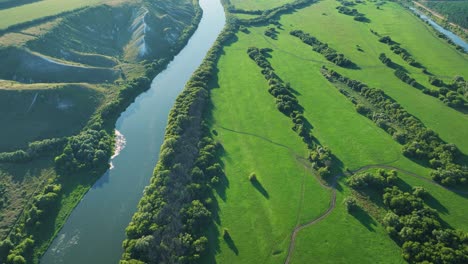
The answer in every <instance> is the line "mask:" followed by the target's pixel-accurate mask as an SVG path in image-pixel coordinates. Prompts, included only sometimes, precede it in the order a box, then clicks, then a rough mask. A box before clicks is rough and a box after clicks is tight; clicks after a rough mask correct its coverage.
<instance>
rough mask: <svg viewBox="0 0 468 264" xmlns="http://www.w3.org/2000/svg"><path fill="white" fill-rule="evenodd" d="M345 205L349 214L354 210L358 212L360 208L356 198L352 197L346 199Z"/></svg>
mask: <svg viewBox="0 0 468 264" xmlns="http://www.w3.org/2000/svg"><path fill="white" fill-rule="evenodd" d="M343 203H344V205H345V208H346V211H348V213H350V212H353V211H354V210H356V209H357V208H358V207H359V205H358V204H357V201H356V198H354V197H352V196H350V197H346V199H344V201H343Z"/></svg>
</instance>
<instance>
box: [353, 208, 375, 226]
mask: <svg viewBox="0 0 468 264" xmlns="http://www.w3.org/2000/svg"><path fill="white" fill-rule="evenodd" d="M350 214H351V215H352V216H353V217H354V218H356V219H357V220H359V222H361V224H362V225H363V226H365V227H366V228H367V230H369V231H371V232H375V229H374V226H376V225H377V223H376V222H375V220H374V219H373V218H372V217H370V216H369V214H368V213H367V212H366V211H364V210H363V209H362V208H361V207H356V208H354V209H353V210H352V211H351V212H350Z"/></svg>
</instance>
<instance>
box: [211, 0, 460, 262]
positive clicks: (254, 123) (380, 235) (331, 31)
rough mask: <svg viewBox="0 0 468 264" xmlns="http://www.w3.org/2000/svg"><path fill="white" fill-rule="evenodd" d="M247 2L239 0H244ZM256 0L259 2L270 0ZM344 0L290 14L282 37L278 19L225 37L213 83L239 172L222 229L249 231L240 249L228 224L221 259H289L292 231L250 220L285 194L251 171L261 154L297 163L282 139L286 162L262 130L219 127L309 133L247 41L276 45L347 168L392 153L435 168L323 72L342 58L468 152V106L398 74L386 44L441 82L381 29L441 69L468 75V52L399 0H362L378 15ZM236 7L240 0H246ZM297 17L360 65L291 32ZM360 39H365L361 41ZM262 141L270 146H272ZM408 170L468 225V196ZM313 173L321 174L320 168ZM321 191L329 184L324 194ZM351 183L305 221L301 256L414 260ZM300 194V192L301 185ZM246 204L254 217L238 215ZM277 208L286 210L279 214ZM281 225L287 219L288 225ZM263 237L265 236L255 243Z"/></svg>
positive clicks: (232, 167)
mask: <svg viewBox="0 0 468 264" xmlns="http://www.w3.org/2000/svg"><path fill="white" fill-rule="evenodd" d="M235 2H236V1H232V3H233V4H234V3H235ZM239 2H240V1H239ZM252 2H255V4H256V5H261V3H262V1H252ZM252 2H246V3H245V2H243V4H245V8H246V9H254V8H252V5H253V4H252ZM239 5H240V3H239ZM338 5H339V3H338V2H336V1H332V0H324V1H320V2H318V3H316V4H313V5H311V6H309V7H307V8H304V9H301V10H297V11H296V12H294V13H292V14H289V15H284V16H282V17H281V19H280V23H281V25H282V26H281V28H280V29H277V31H278V36H277V40H273V39H271V38H269V37H266V36H265V35H264V32H265V30H266V29H267V28H268V27H272V25H269V26H265V27H249V28H248V30H249V31H250V32H249V33H242V32H239V33H238V34H237V37H238V38H237V40H236V41H235V42H234V43H232V44H230V45H228V46H227V47H225V53H224V54H223V55H222V56H221V59H220V61H219V63H218V68H219V73H218V79H217V83H216V84H215V85H214V87H216V88H215V89H214V90H213V91H212V101H213V104H214V108H213V120H212V122H213V123H212V125H211V129H215V130H216V131H217V132H218V133H219V135H218V136H217V137H216V139H217V140H219V141H220V142H221V143H222V144H223V146H224V149H225V151H226V155H224V156H223V157H222V160H223V162H224V165H225V172H226V175H227V178H228V180H229V188H228V189H227V190H226V197H227V198H226V199H221V197H219V198H218V202H219V204H220V223H221V224H220V225H219V227H220V230H221V229H222V228H224V227H226V228H228V229H229V230H230V233H231V230H235V231H234V232H241V234H242V235H232V236H233V240H234V242H235V246H236V248H237V249H238V252H239V254H238V255H236V254H234V253H233V251H232V250H230V249H229V246H228V245H227V244H226V243H225V242H224V241H223V238H222V236H221V235H220V236H219V237H218V241H220V243H219V244H220V245H212V247H214V248H216V246H219V247H220V249H219V250H215V251H216V252H215V258H216V260H217V261H218V262H220V263H224V262H229V261H232V260H233V259H234V260H239V261H242V263H257V262H258V259H260V260H263V259H265V260H266V261H265V262H266V263H276V262H278V263H279V262H280V261H281V260H282V261H284V259H285V256H286V255H285V254H284V249H285V248H287V245H286V244H287V243H286V242H282V243H280V242H276V241H275V240H274V239H272V238H271V235H269V234H264V235H263V236H262V233H261V232H260V231H259V230H258V229H256V226H253V223H251V222H250V219H252V218H255V217H257V215H258V216H259V217H260V215H261V217H260V218H261V219H262V220H261V221H262V226H263V225H266V224H265V221H266V220H264V218H266V217H264V216H263V213H259V211H260V212H261V211H262V210H265V209H263V208H276V207H277V206H280V204H281V201H277V200H274V199H271V200H269V201H268V202H269V203H268V204H262V203H259V202H257V201H255V200H253V199H251V198H249V197H250V194H248V193H249V192H250V190H249V187H250V186H249V182H246V181H245V176H244V175H246V174H248V173H249V171H254V170H255V169H253V164H258V165H257V166H255V167H260V165H261V164H263V163H265V162H269V166H270V167H268V168H269V170H270V174H271V175H273V174H274V173H276V172H277V171H278V170H282V168H283V167H284V166H286V165H285V163H286V159H284V157H283V155H284V154H279V153H282V152H280V150H276V153H277V154H276V156H278V157H282V158H281V160H282V162H281V163H280V162H278V161H277V159H274V156H273V155H272V154H271V153H270V152H271V151H274V149H270V148H268V146H264V145H263V144H261V142H259V140H258V139H249V138H248V136H246V135H234V134H232V133H231V132H228V131H223V130H221V129H219V128H218V127H219V126H226V127H229V128H231V129H235V130H238V131H244V132H251V133H255V134H259V135H263V136H266V135H268V136H267V137H268V138H269V139H271V140H273V141H275V142H281V143H283V144H287V145H289V144H290V143H288V142H289V141H288V140H296V138H297V137H298V136H297V135H295V134H294V133H292V131H291V128H290V127H291V125H289V126H288V125H287V121H282V119H281V117H283V119H285V118H284V116H283V115H282V114H280V113H279V111H278V110H277V109H275V107H274V102H275V99H274V98H273V97H272V96H271V95H270V94H269V93H268V92H267V89H268V87H267V86H266V80H265V79H264V78H263V77H262V75H261V74H260V73H259V68H258V67H255V66H256V65H255V63H254V62H252V61H251V59H250V58H249V57H248V55H247V53H246V51H247V48H248V47H251V46H255V47H258V48H271V49H272V50H273V52H271V56H272V57H271V58H270V59H269V61H270V62H271V64H272V67H273V68H274V69H275V73H276V74H278V76H280V78H282V80H283V81H284V82H287V83H290V84H291V87H292V88H293V89H294V90H295V91H296V92H297V93H296V97H297V99H298V100H299V103H300V105H301V106H303V107H304V116H305V117H306V118H307V120H308V121H309V122H310V123H311V124H312V126H313V129H312V134H313V135H314V136H315V137H316V138H317V139H318V141H319V142H320V143H321V144H322V145H326V146H328V147H330V149H331V151H332V153H334V154H335V155H336V156H337V158H338V160H339V162H341V164H336V165H335V166H336V169H339V168H341V169H342V170H346V169H350V170H355V169H358V168H362V167H364V166H367V165H377V166H379V165H390V166H394V167H397V168H400V169H404V170H407V171H411V172H413V173H416V174H418V175H420V176H423V177H427V178H429V171H430V170H429V169H428V168H426V167H423V166H421V165H420V164H418V163H416V162H414V161H411V160H409V159H407V158H406V157H404V156H403V155H402V154H401V145H400V144H398V143H397V142H396V141H395V140H394V139H392V138H391V136H389V135H388V134H387V133H385V132H384V131H383V130H382V129H380V128H379V127H378V126H376V125H375V123H373V122H372V121H371V120H369V119H367V118H366V117H364V116H362V115H360V114H358V113H357V112H356V110H355V108H354V106H353V104H352V103H351V102H350V101H349V100H348V99H347V98H346V97H345V96H343V95H342V94H341V93H340V92H339V91H338V90H337V89H336V88H335V87H334V86H333V85H331V84H330V83H329V82H328V81H327V80H326V79H325V78H324V77H323V76H322V75H321V74H320V67H321V66H322V65H326V66H327V67H329V68H333V69H336V70H337V71H338V72H340V73H343V74H344V75H346V76H348V77H351V78H353V79H357V80H360V81H362V82H364V83H367V84H369V85H370V86H371V87H376V88H380V89H382V90H384V91H385V93H387V94H388V95H389V96H391V97H392V98H393V99H395V100H396V101H397V102H398V103H400V104H401V106H402V107H404V108H405V109H406V110H407V111H408V112H409V113H411V114H412V115H414V116H416V117H417V118H419V119H420V120H421V121H422V122H423V123H424V124H425V126H427V127H428V128H430V129H433V130H434V131H436V132H437V133H439V134H440V137H441V138H442V139H443V140H445V141H447V142H451V143H454V144H456V145H457V146H458V147H459V148H460V149H461V150H462V152H464V153H468V140H467V138H468V117H467V115H466V114H464V113H462V112H460V111H457V110H454V109H452V108H450V107H448V106H447V105H444V104H443V103H442V102H441V101H440V100H438V99H437V98H434V97H431V96H428V95H425V94H423V93H422V92H421V91H419V90H417V89H415V88H413V87H411V86H409V85H407V84H405V83H403V82H401V81H400V80H399V79H398V78H396V77H395V76H394V74H393V71H392V70H391V69H389V68H387V67H386V66H384V65H383V64H382V63H381V62H380V60H379V59H378V56H379V54H380V53H382V52H383V53H385V54H387V56H389V57H391V59H392V61H394V62H396V63H398V64H400V65H403V66H404V67H405V68H406V69H407V70H408V71H409V73H410V74H411V75H412V76H413V77H414V78H416V79H417V80H418V82H420V83H421V84H423V85H425V86H427V87H430V88H433V89H437V88H436V87H433V86H431V85H430V84H429V82H428V77H427V75H424V74H422V72H421V69H417V68H414V67H412V66H409V65H408V64H407V63H406V62H405V61H403V60H402V59H401V58H400V57H399V56H397V55H395V54H393V53H392V51H391V50H390V49H389V47H388V46H387V45H385V44H382V43H380V42H379V41H378V37H376V36H375V35H373V34H372V33H371V32H370V29H373V30H375V31H377V32H379V33H380V34H382V35H389V36H391V37H392V39H394V40H395V41H397V42H399V43H400V44H401V45H402V47H404V48H406V49H407V50H408V51H409V52H410V53H411V54H412V55H413V56H414V57H415V59H416V60H417V61H419V62H421V63H422V64H423V65H424V66H425V67H427V69H428V71H429V72H431V73H433V74H434V75H436V76H439V77H440V78H442V79H444V80H445V81H447V82H449V81H451V80H452V78H453V77H454V76H456V75H461V76H463V77H465V79H467V78H468V56H467V55H465V54H461V53H459V52H458V51H456V50H455V49H454V48H453V47H451V46H449V45H447V43H446V42H445V41H443V40H441V39H439V38H437V37H436V36H435V34H434V33H433V32H432V31H431V30H430V28H429V27H428V26H427V25H425V24H424V23H422V22H421V21H420V20H418V19H417V18H416V17H415V16H414V15H412V14H411V13H409V12H408V11H406V10H404V9H403V8H402V7H400V6H399V5H397V4H396V3H391V2H386V3H385V4H384V5H383V6H382V7H381V9H377V8H376V6H375V5H374V4H373V3H371V2H366V4H358V5H356V6H355V7H353V8H356V9H358V11H359V12H361V13H364V14H365V16H366V17H367V18H369V20H370V21H369V23H363V22H358V21H355V20H353V18H352V17H351V16H346V15H344V14H340V13H338V12H337V10H336V9H335V8H336V7H337V6H338ZM236 7H238V8H240V6H238V5H236ZM248 7H249V8H248ZM245 18H248V16H245ZM294 29H301V30H304V31H305V32H308V33H310V34H311V35H313V36H315V37H317V38H318V39H319V40H321V41H322V42H324V43H327V44H329V46H330V47H332V48H334V49H336V50H337V52H339V53H343V54H345V56H346V57H348V58H349V59H351V60H352V61H353V62H355V63H356V64H357V65H358V67H359V68H358V69H344V68H341V67H338V66H336V65H334V64H332V63H330V62H329V61H327V60H325V58H324V57H323V56H322V55H321V54H319V53H317V52H314V51H312V49H311V47H310V46H308V45H305V44H304V43H302V42H301V41H300V40H299V39H297V38H295V37H293V36H291V35H290V34H289V32H290V31H291V30H294ZM357 45H359V47H360V48H361V49H362V51H359V50H358V49H357ZM429 54H430V55H429ZM275 115H276V117H275ZM264 120H266V121H264ZM284 122H286V124H285V125H282V126H280V123H284ZM252 131H256V132H252ZM245 137H247V138H245ZM275 139H276V140H275ZM292 146H294V145H291V147H292ZM260 148H262V149H266V148H268V150H266V151H263V152H262V150H260ZM293 148H296V147H293ZM264 160H265V161H264ZM400 177H401V178H402V179H403V180H404V181H406V182H407V183H408V184H410V185H412V186H424V187H425V188H426V189H427V190H428V191H429V192H430V193H431V195H432V197H433V200H431V201H430V202H429V206H432V207H433V208H434V209H436V210H438V212H439V214H440V215H441V217H442V219H443V220H444V221H446V222H447V223H448V224H449V225H451V226H452V227H454V228H460V229H462V230H466V228H467V226H466V224H465V223H464V221H463V220H464V219H465V218H466V217H465V216H466V213H464V211H463V209H462V208H464V207H466V205H467V202H468V200H467V198H465V197H463V196H460V195H458V194H454V193H451V192H449V191H447V190H444V189H443V188H441V187H440V186H436V185H433V184H431V183H428V182H426V181H423V180H421V179H417V178H414V177H412V176H408V175H405V174H401V175H400ZM272 178H273V177H272ZM288 179H289V178H288ZM309 179H311V180H312V181H315V179H313V178H309ZM262 180H263V177H262ZM262 180H261V181H262ZM286 183H288V184H289V183H290V181H289V180H288V181H284V182H279V183H276V184H278V185H280V184H282V185H285V184H286ZM276 184H275V183H273V182H272V183H269V182H268V183H266V186H268V188H265V189H267V190H270V188H271V189H273V190H274V189H275V188H277V187H275V186H276ZM293 189H294V188H292V190H293ZM319 191H320V193H321V194H317V192H319ZM282 192H285V193H289V192H291V190H289V188H288V187H287V186H282ZM351 193H352V191H351V190H350V189H349V188H348V187H347V186H346V185H345V184H344V181H341V184H340V188H338V194H337V200H336V202H337V206H336V208H335V210H334V211H333V212H332V213H331V214H330V215H329V216H328V217H327V218H325V219H324V220H322V221H321V222H319V223H317V224H316V225H313V226H311V227H308V228H306V229H304V230H302V231H301V232H299V235H298V237H297V240H296V247H295V250H294V251H293V258H292V263H308V261H310V260H311V259H314V260H316V261H317V262H319V263H350V262H351V263H405V261H404V260H403V258H402V257H401V255H400V250H401V249H400V248H399V246H398V245H397V244H396V243H395V242H394V241H393V240H392V239H391V238H390V237H389V236H388V234H387V232H386V231H385V229H384V228H383V227H382V226H381V224H380V223H379V222H378V219H374V218H373V217H372V216H370V215H368V214H367V213H366V212H364V211H363V212H361V213H360V214H359V215H358V216H353V215H350V214H348V213H347V212H346V210H345V208H344V206H343V204H342V201H343V199H344V198H345V197H347V196H349V195H350V194H351ZM304 194H305V195H306V196H307V195H309V196H310V198H309V199H305V200H304V204H308V203H310V204H313V205H314V206H316V203H315V201H318V200H320V201H321V202H320V204H321V206H322V207H319V208H323V206H324V205H325V206H326V205H327V201H329V199H330V197H329V195H327V194H324V190H323V189H322V188H321V187H320V186H317V185H316V184H315V185H311V186H310V187H308V189H306V191H305V193H304ZM289 197H294V196H292V195H291V194H290V195H289ZM297 202H298V201H297V199H296V198H294V199H292V198H290V201H289V206H290V207H291V208H294V207H295V206H297V204H296V203H297ZM315 210H316V209H315ZM241 211H242V212H243V213H244V215H245V216H246V218H247V219H246V220H244V219H243V218H237V217H236V216H237V215H238V214H239V213H240V212H241ZM310 212H315V211H310ZM323 212H324V211H322V213H323ZM308 215H309V216H310V218H309V219H307V217H301V218H300V219H301V221H300V222H301V223H305V222H307V221H308V220H312V219H314V213H309V214H308ZM315 215H316V214H315ZM270 217H271V218H273V219H274V218H275V217H274V214H273V215H271V216H270ZM289 221H291V220H289ZM270 222H271V223H274V222H273V221H270ZM229 226H235V228H230V227H229ZM281 226H282V227H281V228H285V227H287V226H288V225H284V224H282V225H281ZM289 226H290V224H289ZM268 228H270V227H268ZM290 232H292V229H291V230H290ZM231 234H232V233H231ZM252 240H255V241H256V243H252ZM356 241H359V243H357V242H356ZM265 244H271V245H272V246H270V247H272V248H278V254H277V255H278V256H277V257H278V258H276V255H275V254H274V253H273V254H270V255H268V251H266V250H265V248H267V247H266V246H265ZM273 260H274V261H273Z"/></svg>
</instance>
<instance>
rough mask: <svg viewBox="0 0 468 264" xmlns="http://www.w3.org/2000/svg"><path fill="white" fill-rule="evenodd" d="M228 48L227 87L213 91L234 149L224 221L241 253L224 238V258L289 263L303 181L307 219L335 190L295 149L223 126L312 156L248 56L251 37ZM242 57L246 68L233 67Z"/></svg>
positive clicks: (218, 119)
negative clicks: (322, 183)
mask: <svg viewBox="0 0 468 264" xmlns="http://www.w3.org/2000/svg"><path fill="white" fill-rule="evenodd" d="M225 51H226V55H223V56H222V57H221V60H220V62H219V67H220V69H221V71H220V73H219V75H218V77H219V80H218V84H217V85H215V86H216V87H220V88H219V89H214V90H213V91H212V96H213V101H214V113H213V120H212V122H213V125H212V128H213V129H215V130H216V131H217V132H218V133H219V135H218V137H217V140H219V141H220V142H221V143H222V144H223V147H224V149H225V151H226V154H225V155H224V156H223V157H222V160H223V162H224V164H225V172H226V175H227V179H228V182H229V183H228V187H227V189H226V193H225V195H221V196H220V197H219V199H218V202H219V206H220V221H221V222H220V226H221V227H222V228H228V229H229V232H230V234H231V236H232V238H233V241H234V243H235V246H236V247H237V250H238V255H237V256H236V255H235V252H234V251H235V250H231V249H230V248H229V247H228V246H227V245H226V243H224V242H221V243H220V248H219V249H218V250H219V252H218V254H217V255H216V260H217V262H218V263H232V262H236V263H255V262H257V261H258V260H259V259H261V260H265V261H266V262H268V263H281V262H282V261H283V260H284V257H285V251H286V249H287V246H288V241H289V235H290V232H291V230H292V229H293V227H294V226H295V225H296V224H297V217H298V213H299V211H300V210H301V209H300V204H301V188H302V187H301V186H302V183H303V181H305V186H304V188H305V196H304V197H305V198H304V206H303V208H302V212H301V213H300V215H299V218H300V222H303V221H304V220H305V219H309V218H310V217H313V216H317V215H318V214H319V213H320V212H323V211H324V210H325V208H326V207H327V206H328V199H329V195H328V193H327V191H325V190H324V189H322V188H321V187H320V186H319V185H318V183H317V181H316V180H315V179H314V178H313V176H312V175H311V174H309V173H308V172H307V171H306V170H305V168H304V167H303V165H301V164H300V163H298V162H297V161H296V159H295V157H294V155H293V154H292V153H291V152H290V151H289V150H288V149H286V148H284V147H281V146H277V145H275V144H272V143H270V142H267V141H265V140H262V139H260V138H258V137H255V136H249V135H243V134H239V133H233V132H230V131H226V130H224V129H222V128H220V126H223V127H227V128H229V129H233V130H237V131H242V132H249V133H253V134H256V135H261V136H263V137H266V138H268V139H269V140H271V141H274V142H277V143H280V144H284V145H286V146H288V147H289V148H292V149H293V150H294V151H295V152H297V153H298V154H299V155H301V156H304V157H305V156H306V149H305V146H304V145H303V143H302V142H301V140H300V138H299V137H298V136H297V135H296V134H295V133H294V132H293V131H292V130H291V121H290V120H289V119H288V118H287V117H285V116H283V115H282V114H281V113H280V112H279V111H278V110H277V109H276V107H275V103H274V98H273V97H272V96H271V95H270V94H268V91H267V89H268V86H267V83H266V81H265V80H264V79H263V76H262V75H261V74H260V70H259V68H258V67H257V66H256V65H255V64H254V63H253V62H252V61H251V60H250V59H249V58H248V56H247V55H246V52H245V46H244V43H242V44H241V43H235V44H233V45H232V46H231V47H227V48H226V50H225ZM234 64H235V65H237V66H238V67H235V68H233V67H231V66H230V65H234ZM238 69H241V71H239V70H238ZM252 172H255V173H256V174H257V177H258V179H259V181H260V183H261V184H262V186H263V188H264V189H265V191H266V193H267V195H262V194H261V192H259V190H258V189H256V188H254V187H253V186H252V184H251V183H250V182H249V180H248V176H249V174H250V173H252ZM219 239H220V240H222V238H219ZM213 246H214V245H213ZM273 252H276V255H272V253H273Z"/></svg>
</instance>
